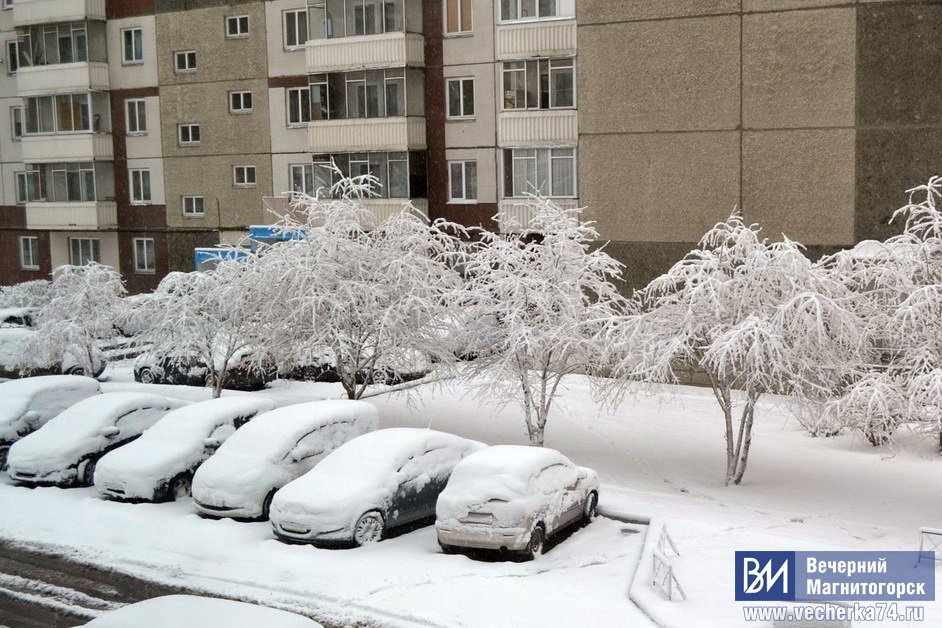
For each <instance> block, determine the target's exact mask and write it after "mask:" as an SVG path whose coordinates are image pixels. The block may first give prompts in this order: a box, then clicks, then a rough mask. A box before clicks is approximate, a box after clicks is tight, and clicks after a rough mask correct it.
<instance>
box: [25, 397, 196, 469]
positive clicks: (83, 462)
mask: <svg viewBox="0 0 942 628" xmlns="http://www.w3.org/2000/svg"><path fill="white" fill-rule="evenodd" d="M183 405H186V402H183V401H176V400H170V399H167V398H165V397H161V396H160V395H149V394H146V393H133V392H113V393H104V394H101V395H95V396H94V397H89V398H88V399H83V400H82V401H79V402H78V403H76V404H75V405H73V406H71V407H69V408H68V409H67V410H65V411H63V412H62V413H60V414H59V415H58V416H56V417H53V418H52V419H50V420H49V422H47V423H46V424H45V425H44V426H42V427H41V428H39V429H38V430H36V431H35V432H33V433H32V434H30V435H29V436H26V437H24V438H22V439H20V440H18V441H17V442H15V443H13V446H12V447H10V452H9V454H8V455H7V472H8V473H9V474H10V478H11V479H12V480H13V481H14V482H16V483H18V484H24V485H27V486H61V487H64V488H65V487H73V486H91V485H92V483H93V481H94V477H95V465H96V463H97V462H98V460H99V458H101V457H102V456H103V455H105V454H106V453H108V452H109V451H111V450H112V449H116V448H118V447H120V446H121V445H124V444H126V443H129V442H131V441H132V440H134V439H135V438H137V437H139V436H140V435H141V434H142V433H143V432H144V430H146V429H147V428H149V427H150V426H152V425H153V424H154V423H156V422H157V421H159V420H160V419H161V418H162V417H163V416H164V415H165V414H167V413H168V412H170V411H171V410H174V409H176V408H179V407H182V406H183Z"/></svg>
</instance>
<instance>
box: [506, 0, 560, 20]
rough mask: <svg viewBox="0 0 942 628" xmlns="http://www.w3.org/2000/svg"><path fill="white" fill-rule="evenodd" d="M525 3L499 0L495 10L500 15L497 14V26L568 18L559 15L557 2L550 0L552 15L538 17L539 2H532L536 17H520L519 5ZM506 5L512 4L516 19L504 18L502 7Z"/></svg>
mask: <svg viewBox="0 0 942 628" xmlns="http://www.w3.org/2000/svg"><path fill="white" fill-rule="evenodd" d="M525 1H526V0H500V2H499V3H498V7H497V9H498V10H499V11H500V13H499V14H498V15H499V17H498V24H513V23H517V22H538V21H541V20H557V19H560V18H566V17H568V16H563V15H560V14H559V9H560V6H559V0H552V2H553V14H552V15H539V12H540V1H541V0H534V3H533V6H534V8H535V9H536V12H537V15H535V16H527V17H520V13H521V11H520V5H521V3H522V2H525ZM507 3H513V5H514V7H515V11H516V14H517V17H507V18H505V17H504V5H505V4H507Z"/></svg>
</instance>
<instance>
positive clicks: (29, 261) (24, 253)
mask: <svg viewBox="0 0 942 628" xmlns="http://www.w3.org/2000/svg"><path fill="white" fill-rule="evenodd" d="M20 268H23V269H26V270H39V238H37V237H36V236H22V237H21V238H20Z"/></svg>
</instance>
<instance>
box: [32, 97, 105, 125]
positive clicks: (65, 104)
mask: <svg viewBox="0 0 942 628" xmlns="http://www.w3.org/2000/svg"><path fill="white" fill-rule="evenodd" d="M24 115H25V117H26V132H27V133H72V132H87V131H91V130H92V115H91V95H90V94H87V93H86V94H61V95H59V96H36V97H30V98H27V99H26V105H25V111H24ZM97 117H100V116H97ZM96 124H97V121H96ZM96 130H97V129H96Z"/></svg>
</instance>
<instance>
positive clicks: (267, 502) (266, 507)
mask: <svg viewBox="0 0 942 628" xmlns="http://www.w3.org/2000/svg"><path fill="white" fill-rule="evenodd" d="M273 499H275V491H274V490H272V491H269V493H268V495H266V496H265V499H264V501H262V521H264V520H265V519H268V513H269V512H271V502H272V500H273Z"/></svg>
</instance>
